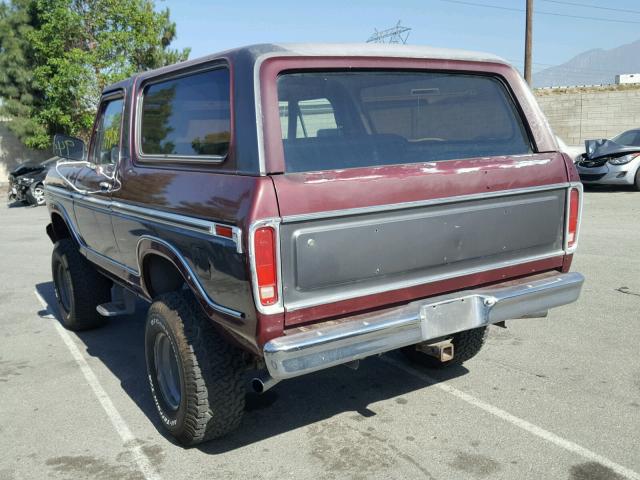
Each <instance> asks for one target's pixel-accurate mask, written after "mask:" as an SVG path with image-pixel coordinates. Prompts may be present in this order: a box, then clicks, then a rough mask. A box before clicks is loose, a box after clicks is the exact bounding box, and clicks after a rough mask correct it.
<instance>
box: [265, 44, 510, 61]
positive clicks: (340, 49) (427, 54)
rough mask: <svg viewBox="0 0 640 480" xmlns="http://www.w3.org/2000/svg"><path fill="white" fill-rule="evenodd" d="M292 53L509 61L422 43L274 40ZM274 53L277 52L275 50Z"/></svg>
mask: <svg viewBox="0 0 640 480" xmlns="http://www.w3.org/2000/svg"><path fill="white" fill-rule="evenodd" d="M273 45H274V46H276V47H280V48H282V49H283V50H285V51H288V52H291V54H293V55H308V56H323V55H326V56H346V57H352V56H353V57H408V58H431V59H436V60H467V61H473V62H497V63H504V64H507V65H508V64H509V62H507V61H506V60H505V59H503V58H501V57H498V56H497V55H493V54H491V53H484V52H475V51H471V50H459V49H454V48H440V47H429V46H423V45H399V44H380V43H276V44H273ZM274 53H275V52H274Z"/></svg>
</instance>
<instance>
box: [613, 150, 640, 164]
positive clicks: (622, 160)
mask: <svg viewBox="0 0 640 480" xmlns="http://www.w3.org/2000/svg"><path fill="white" fill-rule="evenodd" d="M639 156H640V152H638V153H630V154H629V155H623V156H621V157H616V158H610V159H609V163H610V164H611V165H624V164H626V163H629V162H630V161H631V160H634V159H635V158H636V157H639Z"/></svg>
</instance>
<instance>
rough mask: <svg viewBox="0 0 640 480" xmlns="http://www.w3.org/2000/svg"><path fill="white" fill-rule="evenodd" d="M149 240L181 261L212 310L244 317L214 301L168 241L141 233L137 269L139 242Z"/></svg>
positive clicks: (138, 256)
mask: <svg viewBox="0 0 640 480" xmlns="http://www.w3.org/2000/svg"><path fill="white" fill-rule="evenodd" d="M145 239H146V240H150V241H152V242H157V243H160V244H162V245H164V246H165V247H166V248H167V249H168V250H170V251H171V252H172V253H173V254H174V255H175V256H176V258H178V260H180V262H181V263H182V265H183V267H184V268H185V270H186V271H187V273H188V274H189V277H190V278H189V279H190V280H192V281H193V284H194V285H195V286H196V289H197V290H198V293H199V294H200V296H201V297H202V298H204V299H205V301H206V302H207V304H208V305H209V307H211V308H212V309H213V310H216V311H217V312H220V313H224V314H226V315H230V316H232V317H235V318H244V314H243V313H242V312H239V311H237V310H233V309H232V308H228V307H225V306H224V305H220V304H219V303H216V302H214V301H213V300H212V299H211V297H209V294H208V293H207V292H206V291H205V289H204V288H203V287H202V285H201V284H200V280H199V279H198V276H197V275H196V274H195V273H194V271H193V269H192V268H191V266H190V265H189V262H187V260H186V259H185V258H184V257H183V256H182V254H181V253H180V252H179V251H178V250H177V249H176V248H175V247H174V246H173V245H171V244H170V243H168V242H166V241H164V240H162V239H160V238H157V237H154V236H151V235H141V236H140V238H139V239H138V243H137V244H136V258H137V259H138V260H137V261H138V270H139V271H142V269H141V265H140V262H141V260H142V258H140V243H141V242H142V241H143V240H145Z"/></svg>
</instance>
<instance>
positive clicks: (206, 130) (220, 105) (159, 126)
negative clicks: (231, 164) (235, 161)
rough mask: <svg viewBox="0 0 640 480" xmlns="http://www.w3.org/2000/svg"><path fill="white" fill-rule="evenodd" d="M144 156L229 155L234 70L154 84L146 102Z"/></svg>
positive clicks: (146, 93) (147, 91) (142, 137)
mask: <svg viewBox="0 0 640 480" xmlns="http://www.w3.org/2000/svg"><path fill="white" fill-rule="evenodd" d="M141 113H142V115H141V117H142V118H141V132H140V143H141V145H140V146H141V150H142V153H143V154H144V155H154V156H188V157H224V156H225V155H226V154H227V152H228V150H229V141H230V138H231V126H230V125H231V121H230V101H229V71H228V70H227V69H224V68H220V69H217V70H209V71H206V72H202V73H196V74H193V75H189V76H185V77H180V78H174V79H170V80H166V81H162V82H157V83H152V84H151V85H148V86H147V87H145V88H144V91H143V98H142V112H141Z"/></svg>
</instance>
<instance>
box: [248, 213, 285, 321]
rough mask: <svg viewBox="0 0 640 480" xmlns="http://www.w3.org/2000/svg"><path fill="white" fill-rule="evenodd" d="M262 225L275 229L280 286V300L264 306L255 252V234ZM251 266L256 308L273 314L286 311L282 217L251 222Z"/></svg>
mask: <svg viewBox="0 0 640 480" xmlns="http://www.w3.org/2000/svg"><path fill="white" fill-rule="evenodd" d="M260 227H271V228H273V230H274V231H275V239H274V245H275V249H276V266H277V276H278V278H277V279H276V281H277V287H278V301H277V303H275V304H273V305H268V306H264V305H262V304H261V303H260V294H259V292H258V274H257V272H256V263H255V252H254V241H253V240H254V235H255V233H256V230H257V229H258V228H260ZM248 248H249V253H248V256H249V267H250V269H251V289H252V291H253V300H254V303H255V305H256V309H257V310H258V311H259V312H260V313H263V314H265V315H271V314H274V313H282V312H284V305H283V303H282V302H283V298H282V261H281V259H280V219H279V218H265V219H263V220H258V221H256V222H254V223H252V224H251V226H250V227H249V238H248Z"/></svg>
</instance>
